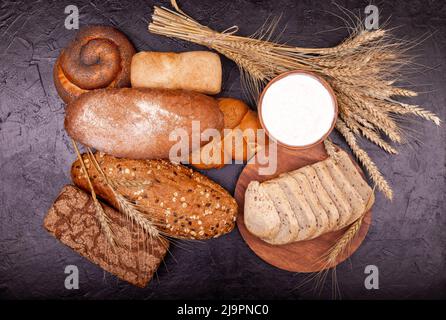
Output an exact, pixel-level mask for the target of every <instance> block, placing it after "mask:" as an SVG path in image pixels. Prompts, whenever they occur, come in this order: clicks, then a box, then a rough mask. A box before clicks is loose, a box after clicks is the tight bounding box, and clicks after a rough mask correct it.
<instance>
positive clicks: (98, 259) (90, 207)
mask: <svg viewBox="0 0 446 320" xmlns="http://www.w3.org/2000/svg"><path fill="white" fill-rule="evenodd" d="M102 206H103V208H104V212H105V214H106V215H107V217H108V218H109V219H110V227H111V228H112V230H114V234H115V237H116V240H117V242H118V245H117V246H115V247H114V249H113V250H112V248H111V247H110V246H111V245H110V243H109V242H108V241H107V239H106V237H105V235H104V233H103V232H102V230H101V227H100V224H99V222H98V220H97V218H96V210H95V205H94V203H93V200H92V198H91V197H90V196H89V195H88V194H86V193H85V192H83V191H82V190H80V189H78V188H76V187H74V186H71V185H67V186H65V187H63V188H62V191H61V192H60V194H59V196H58V197H57V199H56V200H55V201H54V204H53V205H52V206H51V208H50V210H49V211H48V214H47V215H46V217H45V221H44V227H45V229H47V230H48V232H49V233H51V234H52V235H53V236H54V237H56V238H57V239H59V240H60V241H61V242H62V243H63V244H65V245H67V246H69V247H70V248H72V249H73V250H75V251H76V252H77V253H79V254H80V255H82V256H84V257H85V258H87V259H88V260H90V261H91V262H93V263H94V264H97V265H99V266H100V267H101V268H102V269H104V270H106V271H108V272H110V273H112V274H114V275H116V276H117V277H119V278H120V279H122V280H125V281H127V282H130V283H131V284H134V285H136V286H138V287H144V286H146V285H147V283H148V282H149V281H150V279H151V278H152V276H153V274H154V273H155V271H156V269H157V268H158V266H159V264H160V263H161V261H162V260H163V258H164V256H165V254H166V251H167V249H168V246H169V243H168V241H167V240H164V239H153V238H152V239H150V238H149V237H145V238H144V237H143V236H142V234H141V232H138V231H137V230H136V229H135V228H134V227H132V224H131V223H130V222H129V221H128V220H127V219H126V218H125V217H124V216H123V215H121V214H120V213H119V212H117V211H116V210H114V209H112V208H110V207H109V206H107V205H104V204H103V205H102Z"/></svg>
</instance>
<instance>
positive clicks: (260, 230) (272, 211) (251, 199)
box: [244, 181, 280, 238]
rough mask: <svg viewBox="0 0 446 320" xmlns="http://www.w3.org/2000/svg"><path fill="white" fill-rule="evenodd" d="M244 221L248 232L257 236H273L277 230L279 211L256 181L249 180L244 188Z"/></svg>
mask: <svg viewBox="0 0 446 320" xmlns="http://www.w3.org/2000/svg"><path fill="white" fill-rule="evenodd" d="M244 221H245V225H246V228H247V229H248V230H249V232H251V233H252V234H254V235H256V236H257V237H259V238H268V237H274V236H275V235H276V234H277V233H278V232H279V228H280V218H279V213H278V212H277V210H276V207H275V206H274V203H273V202H272V200H271V199H270V198H269V196H268V195H267V194H266V192H265V191H264V189H263V188H261V187H260V184H259V182H258V181H251V183H250V184H249V185H248V188H247V189H246V193H245V208H244Z"/></svg>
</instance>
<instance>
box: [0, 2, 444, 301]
mask: <svg viewBox="0 0 446 320" xmlns="http://www.w3.org/2000/svg"><path fill="white" fill-rule="evenodd" d="M336 2H337V3H338V4H340V5H342V6H344V7H346V8H348V9H349V10H356V11H363V10H364V8H365V6H366V5H367V4H368V1H345V0H344V1H340V0H337V1H336ZM157 3H158V4H164V5H166V6H167V5H169V4H168V2H167V1H164V2H157ZM68 4H76V5H77V6H78V7H79V10H80V24H81V26H82V25H87V24H92V23H95V24H107V25H113V26H116V27H117V28H119V29H121V30H122V31H123V32H124V33H126V34H127V35H128V36H129V38H130V39H131V40H132V42H133V43H134V44H135V46H136V47H137V49H138V50H156V51H184V50H196V49H199V48H200V47H199V46H196V45H192V44H190V43H186V42H182V41H177V40H171V39H167V38H164V37H161V36H156V35H152V34H150V33H148V31H147V22H148V20H149V19H150V16H151V11H152V7H153V2H152V1H142V0H137V1H128V2H126V1H115V0H113V1H94V0H93V1H77V0H70V1H10V0H2V1H1V2H0V61H1V62H0V183H1V185H0V298H3V299H25V298H39V299H42V298H74V299H95V298H107V299H118V298H130V299H132V298H135V299H136V298H137V299H177V298H188V299H189V298H190V299H208V298H209V299H219V298H234V299H237V298H267V299H320V298H331V297H332V292H331V281H330V279H328V280H327V281H326V282H325V286H324V289H323V290H322V292H321V293H316V292H314V291H313V290H312V289H313V288H314V285H315V283H314V282H310V283H309V284H308V285H305V286H303V287H299V286H300V284H301V283H302V282H303V281H304V280H305V279H306V278H307V276H306V275H303V274H293V273H289V272H285V271H281V270H278V269H276V268H274V267H272V266H269V265H267V264H266V263H264V262H263V261H262V260H260V259H259V258H258V257H257V256H256V255H255V254H254V253H253V252H251V251H250V249H249V248H248V247H247V246H246V245H245V243H244V242H243V240H242V238H241V237H240V234H239V233H238V231H237V230H234V231H233V232H232V233H231V234H229V235H227V236H223V237H221V238H219V239H215V240H211V241H207V242H203V243H199V244H184V245H182V246H181V247H174V248H173V249H172V256H168V257H167V258H166V260H165V265H163V266H161V267H160V269H159V270H158V273H157V277H156V278H155V279H154V280H153V281H152V282H151V283H150V285H149V286H148V287H147V288H145V289H138V288H135V287H132V286H131V285H128V284H126V283H124V282H122V281H119V280H117V279H116V278H115V277H113V276H110V275H109V274H106V273H104V272H103V271H102V270H101V269H100V268H98V267H96V266H95V265H92V264H91V263H89V262H88V261H86V260H85V259H83V258H82V257H80V256H79V255H77V254H76V253H74V252H73V251H72V250H71V249H69V248H67V247H65V246H63V245H62V244H60V243H59V242H58V241H56V240H55V239H54V238H53V237H51V236H50V235H49V234H47V232H46V231H45V230H44V229H43V227H42V221H43V218H44V216H45V214H46V211H47V210H48V208H49V207H50V205H51V203H52V201H53V200H54V198H55V197H56V196H57V194H58V192H59V190H60V188H61V187H62V186H63V185H65V184H67V183H69V182H70V178H69V168H70V164H71V163H72V161H73V160H74V159H75V155H74V152H73V150H72V148H71V146H70V144H69V140H68V137H67V135H66V133H65V131H64V128H63V120H64V104H63V103H62V101H61V100H60V99H59V98H58V96H57V93H56V91H55V88H54V85H53V80H52V68H53V64H54V62H55V59H56V58H57V56H58V55H59V53H60V51H61V49H62V48H63V47H64V46H65V45H66V44H67V43H68V42H69V41H70V39H72V38H73V37H74V35H75V31H71V30H66V29H65V28H64V19H65V14H64V8H65V6H66V5H68ZM180 4H182V8H183V9H184V10H185V11H186V12H188V13H189V14H191V15H192V16H193V17H195V18H196V19H197V20H199V21H201V22H203V23H205V24H208V25H209V26H211V27H213V28H215V29H217V30H223V29H226V28H227V27H230V26H232V25H238V26H239V27H240V34H243V35H248V34H251V33H252V32H254V31H255V30H256V29H257V28H258V27H260V26H261V24H262V23H263V22H264V21H265V19H266V18H267V17H268V16H269V15H273V16H274V15H278V14H280V13H282V14H283V15H282V20H281V23H280V26H279V28H280V29H281V28H283V27H284V25H285V24H286V25H287V28H286V30H285V31H284V33H283V36H282V39H284V40H287V41H288V42H289V43H293V44H295V45H299V46H330V45H334V44H336V43H338V42H339V41H340V40H341V39H343V38H344V37H345V36H346V35H347V30H346V29H345V28H340V27H343V26H344V22H343V21H342V20H340V19H339V18H338V17H336V14H339V13H340V12H339V8H338V7H336V6H335V5H334V4H333V3H332V2H329V1H291V0H289V1H287V0H274V1H272V0H269V1H261V0H257V1H255V0H251V1H248V0H243V1H242V0H237V1H221V0H217V1H180ZM377 4H378V7H379V8H380V10H381V14H382V16H381V20H382V21H383V20H386V19H387V18H389V17H390V19H389V20H388V24H389V27H398V28H397V29H395V30H394V33H395V35H396V36H398V37H405V38H406V39H409V40H412V41H415V43H417V44H418V45H417V46H416V47H415V48H414V49H413V50H412V54H414V55H416V56H417V59H416V62H417V63H419V64H420V65H422V66H424V67H422V68H418V70H416V72H415V73H412V74H411V75H410V79H409V80H410V81H409V82H408V83H409V84H411V85H413V86H415V88H416V89H417V90H419V91H421V92H424V94H422V95H420V96H419V97H417V98H415V99H413V102H414V103H418V104H421V105H423V106H425V107H426V108H427V109H430V110H432V111H435V112H436V113H438V114H439V115H440V117H441V118H442V119H446V112H445V110H446V93H445V89H446V64H445V60H446V54H445V52H446V2H444V1H429V2H426V1H418V0H410V1H391V2H378V3H377ZM338 28H340V29H338ZM426 35H428V36H427V37H425V36H426ZM420 38H424V41H422V42H419V41H418V40H419V39H420ZM223 64H224V90H223V92H222V94H221V95H222V96H233V97H239V98H243V94H242V91H241V87H240V82H239V73H238V69H237V67H236V66H235V65H234V63H233V62H231V61H229V60H227V59H223ZM364 72H367V71H366V70H365V71H364ZM403 125H404V127H405V128H407V131H406V132H407V137H408V140H409V141H410V142H409V143H407V144H405V145H403V146H402V147H401V148H400V154H399V155H398V156H395V157H390V156H388V155H386V154H385V153H384V152H382V151H380V150H379V149H378V148H377V147H375V146H372V145H370V144H368V143H366V142H364V143H363V146H364V147H365V148H366V150H367V151H368V152H369V153H370V155H371V156H372V157H373V159H374V160H375V161H376V163H377V164H378V166H379V167H380V168H381V169H382V171H383V173H384V175H385V176H386V177H387V178H388V180H389V181H390V183H391V185H392V186H393V188H394V190H395V199H394V201H393V202H388V201H386V200H385V199H384V198H383V196H382V195H381V194H378V196H377V200H376V204H375V206H374V209H373V224H372V226H371V228H370V231H369V234H368V235H367V238H366V240H365V241H364V243H363V245H362V246H361V247H360V249H359V250H358V251H357V252H356V253H355V254H354V255H353V256H352V257H351V259H350V260H349V261H348V262H345V263H343V264H342V265H340V266H339V267H338V268H337V279H338V283H339V285H340V288H341V293H342V297H343V298H344V299H390V298H392V299H405V298H412V299H426V298H434V299H438V298H446V268H445V260H446V259H445V257H446V249H445V246H446V234H445V232H444V229H445V226H446V212H445V209H446V202H445V191H446V184H445V177H446V156H445V155H446V142H445V141H446V140H445V138H446V131H445V127H444V126H443V127H441V128H436V127H435V126H434V125H432V124H431V123H427V122H423V121H415V119H409V120H408V121H405V122H404V123H403ZM332 137H333V139H334V140H335V142H338V143H340V144H341V145H343V142H342V140H341V139H340V138H339V136H338V135H337V134H335V133H334V134H333V135H332ZM241 169H242V167H241V166H236V165H230V166H227V167H225V168H224V169H222V170H218V171H217V170H211V171H208V172H206V174H207V175H208V176H210V177H212V178H213V179H215V180H216V181H218V182H220V183H221V184H222V185H223V186H224V187H226V188H227V189H228V190H230V191H231V192H233V190H234V186H235V182H236V180H237V176H238V174H239V173H240V171H241ZM69 264H74V265H76V266H78V268H79V271H80V288H79V290H71V291H70V290H66V289H65V288H64V279H65V274H64V268H65V266H66V265H69ZM371 264H373V265H376V266H378V268H379V271H380V278H379V279H380V288H379V290H366V289H365V287H364V278H365V275H364V268H365V266H367V265H371Z"/></svg>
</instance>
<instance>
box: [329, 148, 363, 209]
mask: <svg viewBox="0 0 446 320" xmlns="http://www.w3.org/2000/svg"><path fill="white" fill-rule="evenodd" d="M337 153H338V155H339V157H338V158H339V159H338V163H337V164H338V165H339V167H340V169H341V171H342V173H343V174H344V176H345V177H346V178H347V180H348V181H349V182H350V184H351V185H352V187H353V188H354V189H355V190H356V191H358V193H359V195H360V196H361V198H362V200H363V201H364V202H365V203H367V202H368V200H369V198H370V195H371V194H372V188H370V186H369V185H368V184H367V182H366V181H365V180H364V178H363V177H362V176H361V174H360V173H359V172H358V169H357V168H356V167H355V165H354V163H353V161H352V159H350V156H349V155H348V154H347V152H345V151H344V150H339V151H338V152H337Z"/></svg>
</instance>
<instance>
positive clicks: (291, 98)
mask: <svg viewBox="0 0 446 320" xmlns="http://www.w3.org/2000/svg"><path fill="white" fill-rule="evenodd" d="M257 108H258V111H259V116H260V122H261V124H262V127H263V129H265V131H266V132H267V134H268V136H269V137H270V138H273V139H274V140H276V141H277V143H278V144H280V145H283V146H285V147H288V148H292V149H306V148H310V147H312V146H314V145H316V144H318V143H320V142H322V141H323V140H325V139H326V138H327V137H328V135H329V134H330V132H331V131H332V130H333V128H334V126H335V123H336V118H337V115H338V105H337V102H336V98H335V94H334V92H333V90H332V89H331V87H330V85H329V84H328V83H327V82H326V81H325V80H324V79H322V78H320V77H319V76H317V75H315V74H313V73H310V72H307V71H300V70H296V71H290V72H286V73H283V74H281V75H279V76H277V77H276V78H274V79H273V80H271V82H269V83H268V85H267V86H266V87H265V89H264V90H263V92H262V94H261V95H260V99H259V103H258V107H257Z"/></svg>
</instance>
